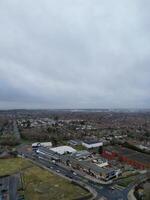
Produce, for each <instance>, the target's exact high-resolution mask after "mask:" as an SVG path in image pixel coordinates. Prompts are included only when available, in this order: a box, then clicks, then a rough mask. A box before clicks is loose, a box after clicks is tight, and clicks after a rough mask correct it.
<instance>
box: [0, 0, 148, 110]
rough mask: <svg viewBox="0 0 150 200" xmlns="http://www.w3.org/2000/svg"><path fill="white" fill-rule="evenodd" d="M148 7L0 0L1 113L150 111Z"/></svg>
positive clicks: (125, 0)
mask: <svg viewBox="0 0 150 200" xmlns="http://www.w3.org/2000/svg"><path fill="white" fill-rule="evenodd" d="M149 9H150V3H149V1H148V0H144V1H142V2H141V1H140V0H133V1H130V0H123V1H119V0H115V1H108V0H105V1H104V0H102V1H99V0H94V1H91V0H77V1H73V0H56V1H51V0H45V1H42V0H33V1H29V0H23V1H19V0H1V1H0V24H1V31H0V44H1V45H0V84H1V86H0V92H1V94H0V108H7V106H8V107H9V108H11V107H12V108H14V107H19V108H20V107H25V108H32V107H38V108H46V107H47V108H54V107H55V108H57V107H58V108H89V107H94V108H96V107H97V108H100V107H144V108H146V107H149V106H150V104H149V102H150V101H149V100H150V89H149V88H150V79H149V76H150V67H149V64H150V34H149V31H150V30H149V27H150V26H149V18H150V13H149Z"/></svg>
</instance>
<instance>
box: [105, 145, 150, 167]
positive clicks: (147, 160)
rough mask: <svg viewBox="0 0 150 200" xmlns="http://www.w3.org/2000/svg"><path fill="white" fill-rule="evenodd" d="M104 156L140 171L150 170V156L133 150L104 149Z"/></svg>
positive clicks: (118, 147)
mask: <svg viewBox="0 0 150 200" xmlns="http://www.w3.org/2000/svg"><path fill="white" fill-rule="evenodd" d="M102 156H103V157H105V158H107V159H118V160H120V161H121V162H125V163H127V164H128V165H131V166H133V167H135V168H138V169H148V168H150V155H148V154H144V153H140V152H137V151H135V150H132V149H128V148H124V147H120V146H117V147H112V146H110V147H107V148H105V149H103V153H102Z"/></svg>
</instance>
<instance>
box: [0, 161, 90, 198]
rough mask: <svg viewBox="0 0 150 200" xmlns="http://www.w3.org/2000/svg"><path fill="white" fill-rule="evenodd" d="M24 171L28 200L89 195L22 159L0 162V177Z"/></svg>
mask: <svg viewBox="0 0 150 200" xmlns="http://www.w3.org/2000/svg"><path fill="white" fill-rule="evenodd" d="M20 169H22V170H21V171H22V176H23V182H24V188H25V193H24V194H25V199H26V200H33V199H36V200H43V199H46V200H71V199H76V198H79V197H83V196H88V195H89V193H88V192H87V191H86V190H84V189H82V188H80V187H79V186H77V185H73V184H72V183H70V182H69V181H67V180H65V179H63V178H61V177H59V176H57V175H54V174H52V173H50V172H49V171H46V170H44V169H42V168H40V167H37V166H35V165H34V164H32V163H31V162H29V161H27V160H25V159H22V158H13V159H3V160H0V176H2V175H6V174H11V173H14V172H17V171H19V170H20Z"/></svg>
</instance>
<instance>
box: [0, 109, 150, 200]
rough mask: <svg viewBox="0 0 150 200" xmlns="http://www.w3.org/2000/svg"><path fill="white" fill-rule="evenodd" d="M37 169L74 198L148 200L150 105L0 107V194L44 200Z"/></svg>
mask: <svg viewBox="0 0 150 200" xmlns="http://www.w3.org/2000/svg"><path fill="white" fill-rule="evenodd" d="M8 166H9V167H8ZM34 168H35V170H36V169H37V170H42V172H39V176H40V174H42V173H43V174H44V173H48V175H53V176H56V178H55V180H57V178H58V177H59V178H61V181H67V184H68V185H71V188H72V190H74V193H75V196H70V197H69V199H70V200H71V199H76V200H84V199H89V200H90V199H93V200H94V199H95V200H98V199H99V200H127V199H128V200H135V199H137V200H149V199H150V171H149V170H150V110H146V109H145V110H119V109H118V110H115V109H114V110H110V109H101V110H100V109H98V110H96V109H94V110H90V109H87V110H69V109H68V110H8V111H4V110H3V111H0V199H1V200H15V199H16V200H21V199H22V200H23V199H35V198H37V199H42V195H46V193H47V192H46V190H49V189H46V188H49V187H50V186H49V185H46V186H45V187H44V186H43V187H42V186H41V185H42V181H46V180H43V179H42V178H41V177H39V180H40V183H39V184H37V182H38V181H37V180H36V183H34V180H35V179H36V177H35V176H36V175H35V174H34V170H31V169H34ZM29 170H31V171H29ZM31 172H32V173H31ZM28 173H30V181H29V177H28ZM31 174H32V175H31ZM48 175H47V176H48ZM31 177H32V178H31ZM45 177H46V175H45ZM28 181H29V182H28ZM32 181H33V182H32ZM40 184H41V185H40ZM43 184H44V183H43ZM51 184H52V185H53V187H54V186H55V188H53V191H55V189H56V193H57V189H58V188H57V184H58V183H57V181H56V183H54V182H52V183H51ZM29 185H30V187H28V186H29ZM58 185H59V184H58ZM62 185H63V184H62ZM64 185H65V184H64ZM58 187H61V186H60V185H59V186H58ZM68 187H69V186H68ZM76 187H77V188H76ZM31 188H32V191H31ZM79 189H80V190H81V191H80V192H79V191H78V192H75V191H76V190H79ZM70 190H71V189H70ZM60 191H61V193H60V196H59V195H58V199H65V192H66V193H67V191H66V189H63V186H62V188H61V189H60V190H59V192H60ZM59 192H58V194H59ZM74 193H73V192H72V195H73V194H74ZM38 195H39V197H38ZM40 195H41V196H40ZM49 195H50V194H49ZM51 195H52V194H51ZM63 195H64V196H63ZM67 195H68V194H67ZM70 195H71V194H70ZM43 199H48V198H47V197H44V196H43ZM51 199H53V200H55V199H54V196H52V197H51ZM56 199H57V198H56Z"/></svg>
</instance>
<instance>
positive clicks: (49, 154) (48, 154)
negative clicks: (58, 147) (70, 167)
mask: <svg viewBox="0 0 150 200" xmlns="http://www.w3.org/2000/svg"><path fill="white" fill-rule="evenodd" d="M36 153H37V154H38V155H39V157H42V158H45V159H49V160H58V161H59V160H60V155H59V154H57V153H55V152H54V151H52V150H50V149H47V148H45V147H39V148H38V149H37V150H36Z"/></svg>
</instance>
